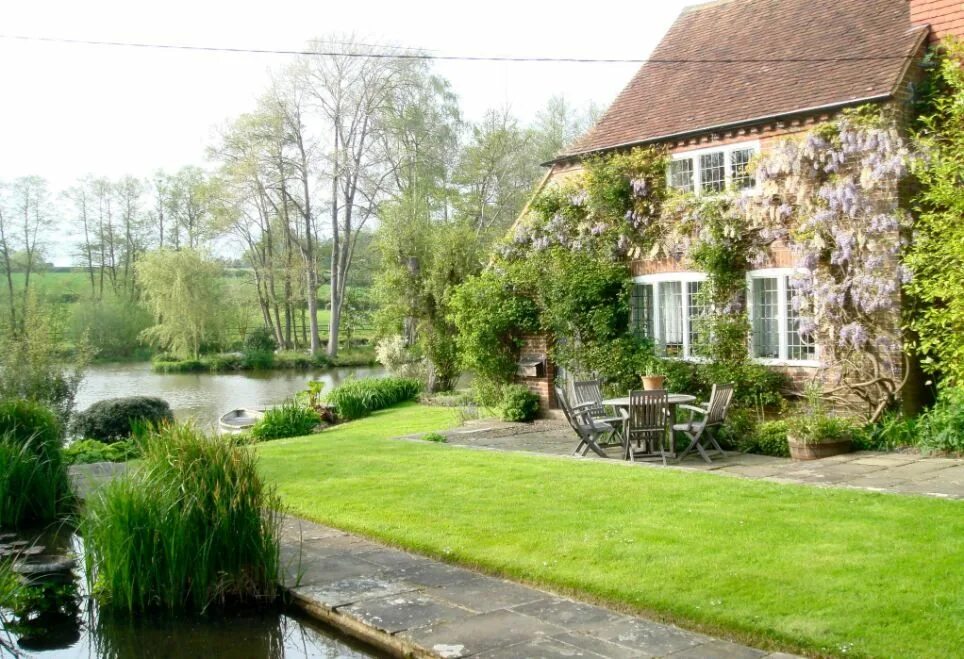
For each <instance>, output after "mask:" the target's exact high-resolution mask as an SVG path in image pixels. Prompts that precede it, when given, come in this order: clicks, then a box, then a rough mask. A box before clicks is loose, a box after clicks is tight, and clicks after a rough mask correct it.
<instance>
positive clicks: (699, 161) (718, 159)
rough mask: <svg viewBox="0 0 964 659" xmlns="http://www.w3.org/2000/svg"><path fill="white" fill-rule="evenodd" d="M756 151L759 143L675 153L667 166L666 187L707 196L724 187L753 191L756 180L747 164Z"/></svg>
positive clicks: (717, 192)
mask: <svg viewBox="0 0 964 659" xmlns="http://www.w3.org/2000/svg"><path fill="white" fill-rule="evenodd" d="M759 150H760V147H759V144H757V143H756V142H753V143H750V144H747V143H742V144H734V145H732V146H726V147H716V148H710V149H700V150H698V151H688V152H686V153H680V154H676V155H674V156H673V159H672V161H671V162H670V165H669V173H668V178H669V186H670V187H671V188H673V189H674V190H679V191H681V192H696V193H698V194H708V195H712V194H719V193H721V192H723V191H725V190H726V189H727V188H730V189H734V190H746V189H748V188H753V187H755V186H756V181H755V180H754V178H753V172H752V171H751V169H750V162H751V161H752V160H753V157H754V156H755V155H756V154H757V153H758V152H759Z"/></svg>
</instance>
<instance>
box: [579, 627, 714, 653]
mask: <svg viewBox="0 0 964 659" xmlns="http://www.w3.org/2000/svg"><path fill="white" fill-rule="evenodd" d="M586 633H587V634H589V635H591V636H595V637H596V638H600V639H602V640H604V641H609V642H610V643H615V644H616V645H622V646H625V647H628V648H633V649H637V650H639V651H641V652H645V653H646V654H645V655H640V656H650V657H661V656H663V655H667V654H672V653H674V652H680V651H682V650H687V649H690V648H694V647H696V646H698V645H703V644H705V643H708V642H709V641H711V640H712V639H711V638H710V637H708V636H703V635H702V634H697V633H695V632H688V631H685V630H683V629H679V628H678V627H673V626H670V625H664V624H661V623H658V622H653V621H650V620H643V619H640V618H623V619H620V620H617V621H615V622H611V623H607V624H604V625H600V626H599V627H595V628H593V629H590V630H587V632H586Z"/></svg>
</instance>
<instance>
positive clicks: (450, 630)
mask: <svg viewBox="0 0 964 659" xmlns="http://www.w3.org/2000/svg"><path fill="white" fill-rule="evenodd" d="M563 631H564V630H563V629H562V628H561V627H558V626H556V625H552V624H549V623H546V622H542V621H541V620H538V619H537V618H532V617H530V616H526V615H523V614H521V613H515V612H514V611H506V610H504V609H503V610H499V611H491V612H489V613H481V614H478V615H474V616H472V617H471V618H468V619H467V620H463V621H458V622H450V623H444V624H441V625H434V626H429V627H422V628H418V629H410V630H408V631H405V632H402V636H404V637H406V638H409V639H411V640H413V641H415V642H417V643H418V644H419V645H420V646H422V647H424V648H427V649H429V650H431V651H433V652H436V653H439V654H441V655H442V656H447V657H467V656H470V655H475V654H479V653H481V652H486V651H489V650H494V649H496V648H502V647H506V646H510V645H516V644H518V643H524V642H528V641H532V640H535V639H539V638H542V637H547V636H552V635H554V634H559V633H561V632H563ZM443 651H444V652H445V654H443Z"/></svg>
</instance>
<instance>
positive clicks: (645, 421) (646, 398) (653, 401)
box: [626, 389, 669, 434]
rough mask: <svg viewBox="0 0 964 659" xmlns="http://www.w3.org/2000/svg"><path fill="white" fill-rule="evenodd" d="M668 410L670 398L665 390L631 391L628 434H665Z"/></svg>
mask: <svg viewBox="0 0 964 659" xmlns="http://www.w3.org/2000/svg"><path fill="white" fill-rule="evenodd" d="M667 410H669V397H668V395H667V394H666V391H665V390H663V389H656V390H650V391H641V390H639V391H630V392H629V420H628V421H627V425H626V430H627V432H629V433H631V434H633V433H638V432H654V431H660V432H665V430H666V424H667V423H668V416H667Z"/></svg>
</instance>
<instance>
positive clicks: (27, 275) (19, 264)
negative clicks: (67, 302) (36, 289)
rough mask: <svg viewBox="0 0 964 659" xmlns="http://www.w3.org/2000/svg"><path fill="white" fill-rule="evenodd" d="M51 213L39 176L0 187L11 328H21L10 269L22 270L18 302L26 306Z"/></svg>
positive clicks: (0, 242)
mask: <svg viewBox="0 0 964 659" xmlns="http://www.w3.org/2000/svg"><path fill="white" fill-rule="evenodd" d="M53 222H54V213H53V209H52V207H51V203H50V198H49V195H48V193H47V182H46V181H45V180H44V179H42V178H40V177H39V176H23V177H20V178H18V179H16V180H14V181H13V183H11V184H9V185H6V186H2V187H0V261H2V263H3V269H4V274H5V276H6V280H7V294H8V295H9V298H10V299H9V311H10V321H11V329H12V330H13V331H20V330H22V329H23V328H24V327H25V325H24V323H23V319H22V318H21V319H20V322H19V323H18V322H17V300H16V294H15V288H16V287H15V285H14V281H13V273H14V271H21V272H23V291H22V294H21V298H20V302H21V305H22V306H26V303H27V298H28V297H29V295H30V283H31V276H32V275H33V274H34V272H35V271H36V270H37V268H38V267H40V266H41V253H42V249H43V239H44V237H45V233H46V231H47V230H48V229H49V228H50V227H51V226H52V225H53Z"/></svg>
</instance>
